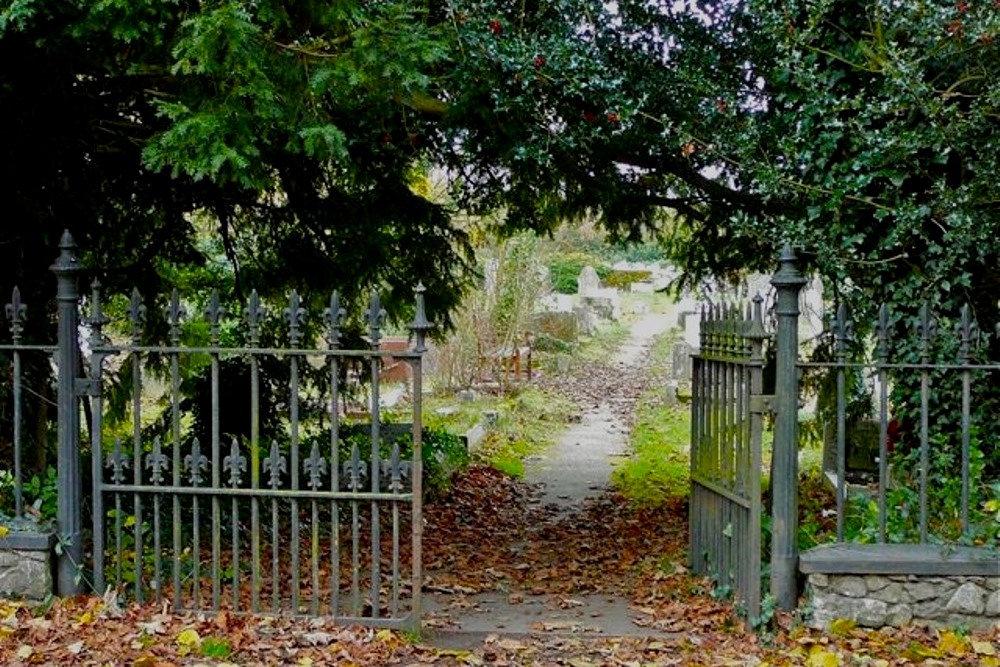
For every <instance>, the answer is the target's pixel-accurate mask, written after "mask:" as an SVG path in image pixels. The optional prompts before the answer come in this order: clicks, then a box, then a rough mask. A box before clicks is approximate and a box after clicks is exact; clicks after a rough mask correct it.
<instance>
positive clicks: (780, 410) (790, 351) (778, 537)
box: [771, 244, 806, 609]
mask: <svg viewBox="0 0 1000 667" xmlns="http://www.w3.org/2000/svg"><path fill="white" fill-rule="evenodd" d="M778 261H779V264H780V266H779V268H778V270H777V272H775V274H774V276H773V277H772V278H771V284H772V285H773V286H774V288H775V290H776V291H777V293H778V294H777V304H776V306H775V314H776V315H777V317H778V322H777V328H776V331H775V346H776V347H775V349H776V352H777V354H776V367H775V379H774V387H775V391H774V395H775V399H774V408H775V424H774V453H773V467H774V476H773V478H772V480H771V489H772V501H771V502H772V520H773V530H772V533H771V594H772V595H773V596H774V599H775V602H776V603H777V605H778V608H779V609H794V608H795V606H796V603H797V602H798V590H797V586H796V577H797V576H798V544H797V541H798V475H799V472H798V410H799V378H798V367H797V362H798V355H799V292H801V290H802V287H803V286H804V285H805V284H806V279H805V277H804V276H803V275H802V273H801V272H800V271H799V268H798V265H797V258H796V256H795V251H794V250H793V249H792V247H791V246H790V245H788V244H785V246H784V247H783V248H782V249H781V255H780V257H779V260H778Z"/></svg>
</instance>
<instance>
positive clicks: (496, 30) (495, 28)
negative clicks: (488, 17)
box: [490, 19, 503, 35]
mask: <svg viewBox="0 0 1000 667" xmlns="http://www.w3.org/2000/svg"><path fill="white" fill-rule="evenodd" d="M490 32H492V33H493V34H494V35H499V34H500V33H502V32H503V24H502V23H500V21H499V20H497V19H493V20H492V21H490Z"/></svg>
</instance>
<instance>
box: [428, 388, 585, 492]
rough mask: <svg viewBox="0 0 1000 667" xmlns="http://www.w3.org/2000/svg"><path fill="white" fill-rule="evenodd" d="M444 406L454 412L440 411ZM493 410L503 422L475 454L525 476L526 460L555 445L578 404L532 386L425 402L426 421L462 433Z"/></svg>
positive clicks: (478, 458)
mask: <svg viewBox="0 0 1000 667" xmlns="http://www.w3.org/2000/svg"><path fill="white" fill-rule="evenodd" d="M442 407H448V408H452V409H453V411H450V412H449V413H448V414H441V413H439V412H437V409H438V408H442ZM488 411H493V412H496V413H497V420H496V423H495V425H494V426H493V428H492V429H491V430H490V432H489V433H487V435H486V438H485V440H484V441H483V443H482V445H481V446H480V448H479V449H477V450H476V451H475V452H473V459H474V460H478V461H481V462H484V463H487V464H489V465H491V466H493V467H494V468H496V469H497V470H500V471H501V472H505V473H508V474H510V475H514V476H517V477H520V476H522V475H524V465H523V463H522V462H523V460H524V459H525V458H526V457H528V456H531V455H533V454H537V453H538V452H540V451H543V450H544V449H545V448H546V447H550V446H551V445H552V444H554V443H555V439H556V436H557V435H558V434H559V433H561V432H562V430H563V429H564V428H565V425H566V423H567V421H568V418H569V415H570V414H571V413H572V412H574V411H575V407H574V405H573V403H572V402H571V401H569V400H568V399H566V398H563V397H561V396H557V395H555V394H553V393H552V392H549V391H545V390H543V389H541V388H539V387H537V386H535V385H526V386H522V387H517V388H515V389H513V390H511V391H509V392H508V393H507V394H505V395H503V396H492V395H484V394H479V395H478V396H477V397H476V399H475V400H473V401H459V400H458V399H457V398H455V397H453V396H451V397H442V396H434V397H429V398H427V399H425V401H424V423H425V424H426V425H427V426H432V427H435V428H444V429H445V430H448V431H450V432H451V433H455V434H456V435H461V434H463V433H465V432H466V431H468V430H469V429H471V428H472V427H473V426H475V425H476V424H477V423H479V422H480V421H482V420H483V415H484V413H486V412H488Z"/></svg>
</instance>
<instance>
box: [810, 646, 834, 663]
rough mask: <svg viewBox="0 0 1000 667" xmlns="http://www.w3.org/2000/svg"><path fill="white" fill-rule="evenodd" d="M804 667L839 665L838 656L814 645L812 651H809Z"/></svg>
mask: <svg viewBox="0 0 1000 667" xmlns="http://www.w3.org/2000/svg"><path fill="white" fill-rule="evenodd" d="M806 667H840V656H839V655H837V654H836V653H830V652H829V651H825V650H823V649H822V648H820V647H819V646H814V647H813V649H812V651H810V652H809V659H808V660H806Z"/></svg>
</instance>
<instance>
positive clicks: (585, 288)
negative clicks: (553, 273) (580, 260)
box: [576, 266, 601, 297]
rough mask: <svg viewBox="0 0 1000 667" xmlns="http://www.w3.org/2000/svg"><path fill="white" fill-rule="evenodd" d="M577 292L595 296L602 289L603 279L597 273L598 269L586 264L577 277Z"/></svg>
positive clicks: (584, 295) (582, 295)
mask: <svg viewBox="0 0 1000 667" xmlns="http://www.w3.org/2000/svg"><path fill="white" fill-rule="evenodd" d="M576 287H577V292H578V293H579V294H580V296H581V297H588V296H594V295H595V294H597V293H598V292H599V290H600V289H601V279H600V277H598V275H597V270H596V269H595V268H594V267H592V266H585V267H583V270H582V271H580V275H579V276H577V279H576Z"/></svg>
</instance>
